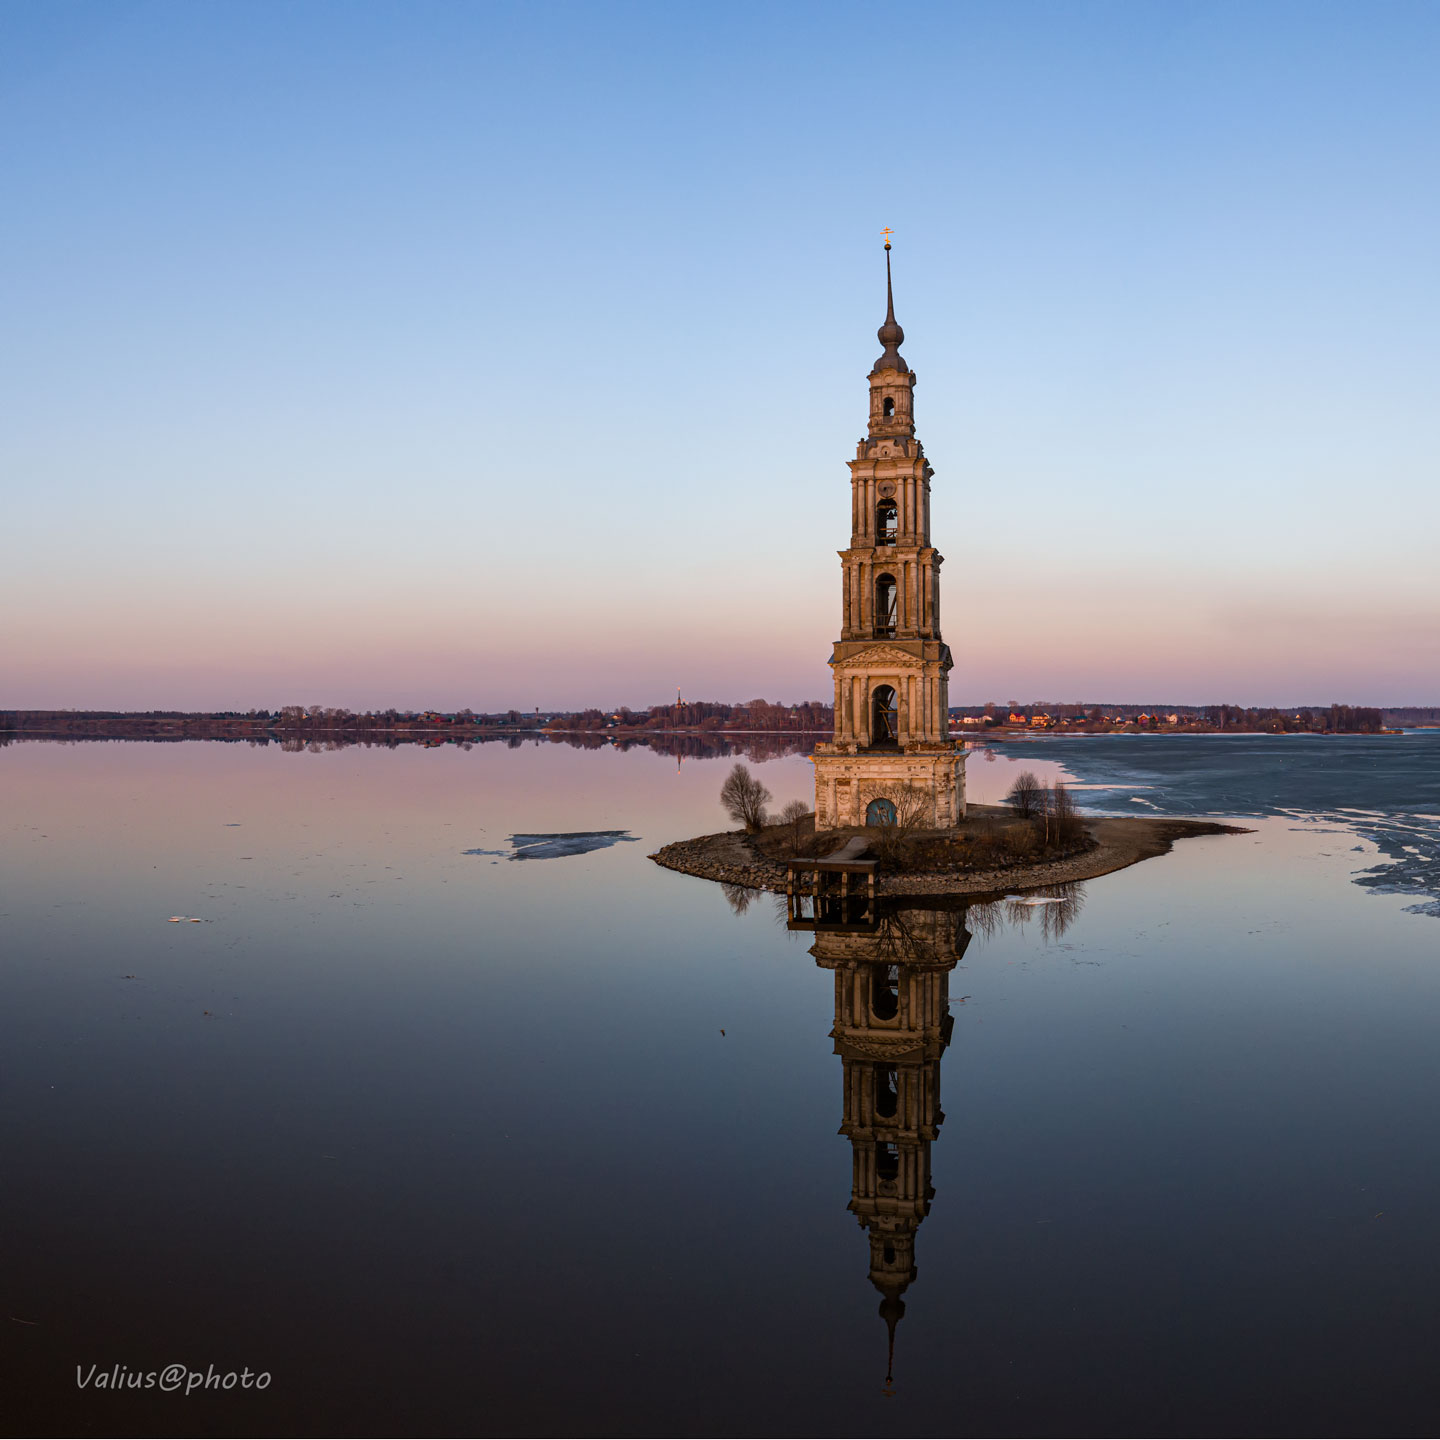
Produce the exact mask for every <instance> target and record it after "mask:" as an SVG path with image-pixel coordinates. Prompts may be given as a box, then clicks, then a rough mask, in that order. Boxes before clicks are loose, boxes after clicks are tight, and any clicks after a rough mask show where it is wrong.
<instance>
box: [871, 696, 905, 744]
mask: <svg viewBox="0 0 1440 1440" xmlns="http://www.w3.org/2000/svg"><path fill="white" fill-rule="evenodd" d="M899 743H900V716H899V712H898V711H897V709H896V700H895V690H894V687H893V686H890V685H877V686H876V687H875V695H874V699H873V701H872V704H871V707H870V744H871V745H872V746H876V745H879V746H890V747H893V746H896V745H898V744H899Z"/></svg>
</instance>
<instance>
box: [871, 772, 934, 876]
mask: <svg viewBox="0 0 1440 1440" xmlns="http://www.w3.org/2000/svg"><path fill="white" fill-rule="evenodd" d="M890 801H891V803H892V804H893V805H894V806H895V818H894V819H893V820H891V821H890V822H889V823H888V824H883V825H874V826H869V827H867V829H868V831H869V833H870V835H871V837H872V838H871V842H870V843H871V844H872V846H873V847H874V849H875V853H876V854H877V855H878V856H879V857H880V858H881V859H882V860H884V861H887V862H892V861H894V860H896V859H897V858H898V857H899V855H900V853H901V851H902V850H903V849H904V845H905V841H906V839H907V838H908V837H909V836H910V834H911V832H912V831H915V830H919V829H923V828H924V827H925V823H926V821H928V820H929V818H930V793H929V791H927V790H926V789H925V787H924V786H923V785H900V786H897V787H896V790H895V792H894V794H893V795H892V796H891V797H890Z"/></svg>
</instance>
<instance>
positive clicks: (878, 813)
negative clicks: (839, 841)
mask: <svg viewBox="0 0 1440 1440" xmlns="http://www.w3.org/2000/svg"><path fill="white" fill-rule="evenodd" d="M865 823H866V824H867V825H893V824H894V823H895V802H894V801H893V800H872V801H871V802H870V803H869V804H868V805H867V806H866V807H865Z"/></svg>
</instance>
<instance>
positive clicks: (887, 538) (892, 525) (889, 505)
mask: <svg viewBox="0 0 1440 1440" xmlns="http://www.w3.org/2000/svg"><path fill="white" fill-rule="evenodd" d="M895 515H896V511H895V502H894V501H893V500H882V501H881V502H880V503H879V504H878V505H877V506H876V507H875V543H876V544H877V545H893V544H894V543H895V536H896V521H895Z"/></svg>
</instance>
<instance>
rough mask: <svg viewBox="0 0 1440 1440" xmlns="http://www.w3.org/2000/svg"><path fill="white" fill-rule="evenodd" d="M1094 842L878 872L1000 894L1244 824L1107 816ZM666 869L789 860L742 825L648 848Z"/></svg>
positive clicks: (1088, 825)
mask: <svg viewBox="0 0 1440 1440" xmlns="http://www.w3.org/2000/svg"><path fill="white" fill-rule="evenodd" d="M1085 829H1086V831H1087V834H1088V837H1089V843H1088V844H1087V846H1086V848H1085V849H1084V850H1082V851H1081V852H1080V853H1079V854H1074V855H1067V856H1062V857H1059V858H1056V859H1051V860H1042V861H1039V862H1036V863H1034V864H1027V865H1005V866H1000V867H997V868H995V869H993V870H975V871H963V872H962V871H930V872H926V873H920V874H914V875H893V874H892V875H883V874H882V875H880V876H878V877H877V881H876V889H877V891H878V892H879V893H880V894H881V895H946V896H955V895H995V894H997V893H1005V892H1008V891H1015V890H1035V889H1042V888H1044V887H1046V886H1050V885H1069V884H1073V883H1074V882H1075V881H1077V880H1095V879H1098V878H1099V877H1100V876H1101V875H1109V874H1111V873H1113V872H1114V871H1116V870H1123V869H1125V868H1126V867H1127V866H1130V865H1135V864H1138V863H1139V862H1140V861H1141V860H1150V859H1153V858H1155V857H1156V856H1158V855H1164V854H1166V853H1167V852H1168V851H1169V850H1170V849H1171V847H1172V846H1173V845H1174V843H1175V841H1176V840H1183V839H1187V838H1189V837H1192V836H1197V835H1241V834H1246V833H1248V832H1246V831H1245V830H1243V829H1242V828H1241V827H1239V826H1235V825H1222V824H1220V823H1219V822H1217V821H1214V820H1180V819H1161V818H1158V817H1154V818H1152V817H1150V816H1143V817H1138V816H1136V817H1132V816H1107V817H1100V818H1095V819H1087V820H1086V822H1085ZM650 859H652V860H653V861H654V862H655V863H656V864H657V865H661V866H664V868H665V869H667V870H678V871H679V872H680V873H681V874H684V875H694V876H696V877H697V878H699V879H701V880H714V881H716V882H717V883H719V884H721V885H739V886H742V887H744V888H745V889H748V890H770V891H778V892H780V893H781V894H783V893H784V890H785V872H786V866H785V865H784V864H783V863H782V862H780V861H778V860H771V859H769V858H767V857H766V856H764V855H762V854H760V852H759V851H758V850H757V849H756V848H755V846H754V845H753V843H752V842H751V840H750V838H749V837H748V836H747V835H746V834H745V832H744V831H743V830H731V831H725V832H723V833H721V834H718V835H699V836H696V837H695V838H694V839H692V840H677V841H675V842H674V843H673V844H670V845H665V846H662V847H661V848H660V849H659V850H657V851H656V852H655V853H654V854H653V855H651V856H650Z"/></svg>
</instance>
